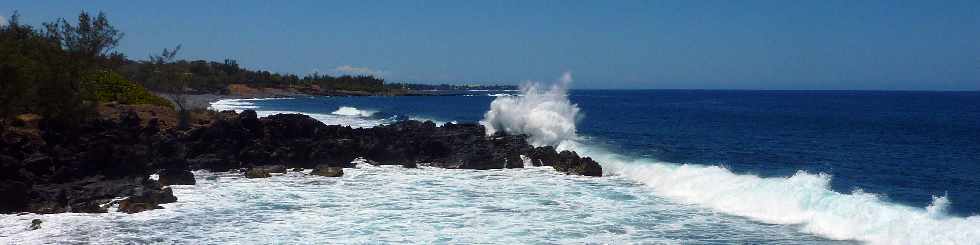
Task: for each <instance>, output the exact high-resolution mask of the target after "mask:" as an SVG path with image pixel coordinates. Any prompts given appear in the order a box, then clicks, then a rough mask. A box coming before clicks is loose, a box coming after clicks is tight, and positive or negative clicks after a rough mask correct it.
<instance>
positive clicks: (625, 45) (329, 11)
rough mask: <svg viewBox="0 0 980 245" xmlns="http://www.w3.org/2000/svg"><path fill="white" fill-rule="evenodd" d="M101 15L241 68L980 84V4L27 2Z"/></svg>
mask: <svg viewBox="0 0 980 245" xmlns="http://www.w3.org/2000/svg"><path fill="white" fill-rule="evenodd" d="M14 10H19V11H20V13H21V15H22V18H23V20H24V21H25V22H27V23H31V24H39V23H41V22H43V21H50V20H53V19H55V18H58V17H66V18H74V17H75V16H77V14H78V12H79V11H81V10H87V11H93V12H94V11H99V10H101V11H105V12H106V13H107V14H108V16H109V18H110V21H111V22H112V23H114V24H115V25H116V26H117V27H118V28H119V29H121V30H122V31H124V32H125V33H126V36H125V38H124V39H123V40H122V43H121V44H120V46H119V48H118V49H119V51H122V52H123V53H125V54H126V55H128V56H129V57H130V58H136V59H145V57H147V56H148V55H149V54H151V53H157V52H159V51H160V50H162V49H163V48H168V47H173V46H176V45H177V44H181V45H183V50H182V51H183V52H182V53H181V57H182V58H186V59H208V60H218V61H220V60H223V59H225V58H232V59H237V60H238V61H239V63H240V64H243V65H245V66H247V67H250V68H259V69H267V70H271V71H277V72H290V73H298V74H306V73H311V72H313V71H319V72H320V73H334V74H337V73H373V74H381V75H383V76H384V77H385V78H386V80H388V81H393V82H400V81H411V82H431V83H436V82H471V81H501V82H504V83H517V82H520V81H524V80H544V81H552V80H555V79H557V78H558V77H559V76H560V74H561V73H562V72H564V71H570V72H572V74H573V75H574V78H575V83H574V87H576V88H663V89H675V88H693V89H886V90H980V1H870V0H869V1H707V0H706V1H481V2H476V1H282V2H280V1H38V0H30V1H22V0H7V1H4V2H3V3H0V14H3V15H4V16H9V15H10V14H11V13H12V12H13V11H14Z"/></svg>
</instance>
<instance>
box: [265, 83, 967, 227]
mask: <svg viewBox="0 0 980 245" xmlns="http://www.w3.org/2000/svg"><path fill="white" fill-rule="evenodd" d="M495 98H496V97H492V96H433V97H336V98H305V99H298V100H277V101H263V102H260V103H257V104H258V105H261V106H262V108H263V109H264V110H273V111H277V110H279V111H305V112H315V113H324V114H328V113H330V112H333V111H336V110H337V109H338V108H340V107H345V106H347V107H355V108H359V109H363V110H370V111H377V112H382V113H386V114H393V115H406V116H410V117H412V118H420V119H423V120H424V119H431V120H436V121H438V122H450V121H456V122H477V121H480V120H481V119H483V117H484V113H486V112H487V109H488V105H489V104H490V102H491V101H493V100H494V99H495ZM569 99H570V100H571V102H572V103H574V104H577V105H578V106H579V107H580V108H581V111H582V113H581V114H582V117H581V118H580V119H579V121H578V134H579V135H583V136H587V137H588V138H589V143H590V144H599V145H602V146H603V147H605V148H606V149H608V150H610V151H613V152H616V153H618V154H623V155H627V156H635V157H648V158H652V159H657V160H662V161H666V162H674V163H692V164H704V165H718V166H724V167H725V168H728V169H731V170H732V171H734V172H736V173H745V174H755V175H759V176H764V177H777V176H791V175H793V174H795V173H796V172H797V171H799V170H805V171H808V172H812V173H820V172H822V173H827V174H830V175H832V176H833V181H831V186H832V188H833V190H835V191H839V192H843V193H850V192H852V191H854V190H857V189H860V190H863V191H864V192H869V193H878V194H881V195H882V196H881V197H882V198H885V199H887V200H889V201H892V202H897V203H904V204H908V205H911V206H918V207H925V206H927V205H929V204H930V203H931V202H932V197H933V196H946V197H947V198H948V199H949V200H950V201H951V202H952V204H951V205H950V210H949V211H951V212H952V213H954V214H956V215H960V216H966V215H975V214H980V92H885V91H725V90H718V91H715V90H572V91H571V92H570V94H569Z"/></svg>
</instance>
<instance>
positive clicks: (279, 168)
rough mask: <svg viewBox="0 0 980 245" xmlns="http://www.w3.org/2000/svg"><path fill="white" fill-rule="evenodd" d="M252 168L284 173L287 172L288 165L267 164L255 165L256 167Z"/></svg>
mask: <svg viewBox="0 0 980 245" xmlns="http://www.w3.org/2000/svg"><path fill="white" fill-rule="evenodd" d="M252 168H253V169H260V170H263V171H265V172H269V173H278V174H284V173H286V166H284V165H265V166H255V167H252Z"/></svg>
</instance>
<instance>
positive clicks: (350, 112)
mask: <svg viewBox="0 0 980 245" xmlns="http://www.w3.org/2000/svg"><path fill="white" fill-rule="evenodd" d="M374 113H375V111H369V110H359V109H357V108H355V107H349V106H341V107H340V108H338V109H337V110H336V111H334V112H331V113H330V114H334V115H341V116H358V117H370V116H371V115H374Z"/></svg>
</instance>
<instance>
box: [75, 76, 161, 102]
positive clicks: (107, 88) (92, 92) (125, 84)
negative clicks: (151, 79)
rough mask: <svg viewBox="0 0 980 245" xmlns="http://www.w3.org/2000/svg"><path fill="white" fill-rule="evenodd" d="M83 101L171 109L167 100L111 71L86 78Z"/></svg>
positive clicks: (83, 86) (83, 87) (83, 84)
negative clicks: (155, 106)
mask: <svg viewBox="0 0 980 245" xmlns="http://www.w3.org/2000/svg"><path fill="white" fill-rule="evenodd" d="M82 90H83V92H84V95H85V99H87V100H92V101H99V102H110V101H115V102H118V103H120V104H129V105H140V104H149V105H159V106H164V107H168V108H171V109H173V108H174V105H173V104H171V103H170V101H168V100H167V99H164V98H162V97H160V96H157V95H155V94H153V93H151V92H150V91H148V90H146V88H144V87H143V86H140V85H139V84H136V83H134V82H130V81H128V80H126V79H125V78H123V77H122V76H121V75H119V74H117V73H115V72H111V71H98V72H95V73H93V74H90V75H88V76H86V78H85V80H84V81H83V82H82Z"/></svg>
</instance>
